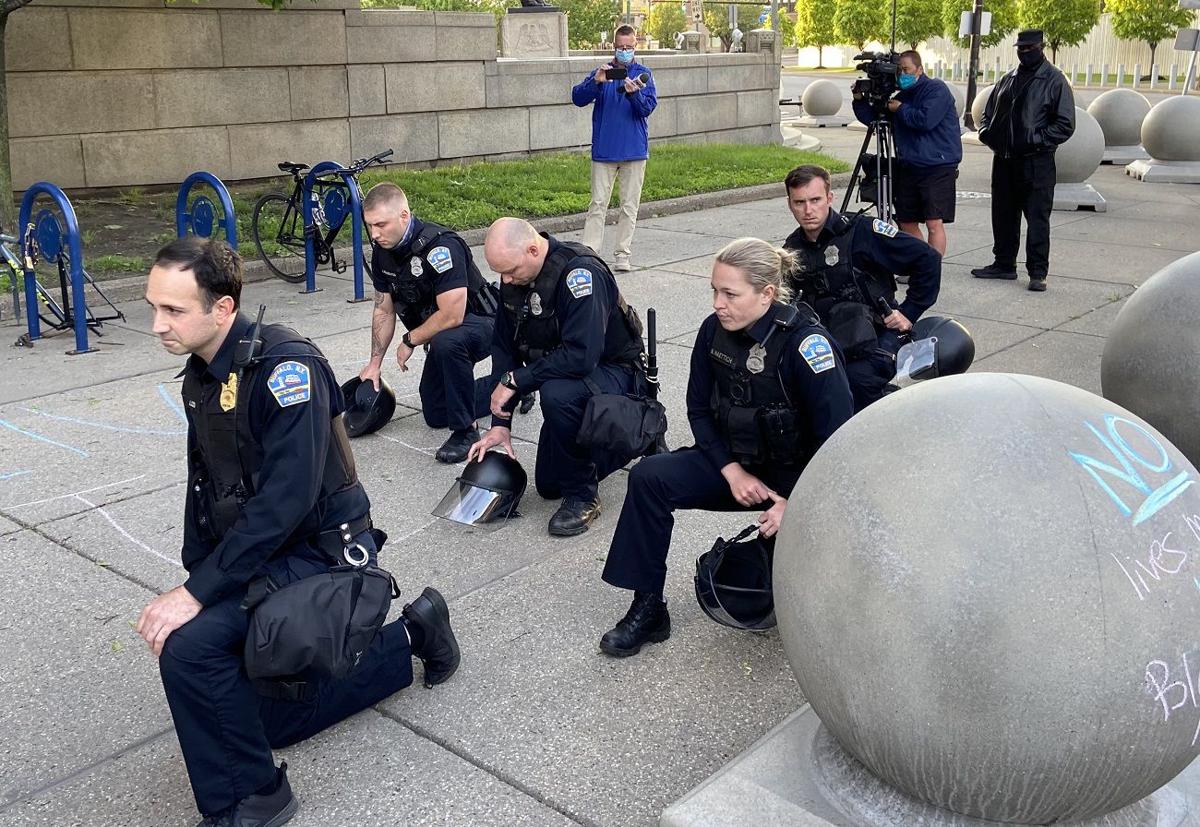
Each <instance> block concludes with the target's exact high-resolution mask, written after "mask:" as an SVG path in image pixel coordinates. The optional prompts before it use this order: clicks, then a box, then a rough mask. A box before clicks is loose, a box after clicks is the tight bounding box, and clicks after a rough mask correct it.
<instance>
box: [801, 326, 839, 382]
mask: <svg viewBox="0 0 1200 827" xmlns="http://www.w3.org/2000/svg"><path fill="white" fill-rule="evenodd" d="M800 355H801V356H803V357H804V361H805V362H808V366H809V368H811V369H812V372H813V373H824V372H825V371H827V370H832V369H833V367H834V361H833V347H832V346H831V345H830V344H829V340H828V339H826V338H825V337H824V336H822V335H821V334H820V333H813V334H811V335H809V336H806V337H805V338H804V341H803V342H801V343H800Z"/></svg>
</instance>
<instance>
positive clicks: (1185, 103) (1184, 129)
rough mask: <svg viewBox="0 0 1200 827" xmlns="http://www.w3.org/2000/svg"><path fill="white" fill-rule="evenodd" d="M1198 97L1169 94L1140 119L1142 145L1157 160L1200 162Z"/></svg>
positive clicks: (1199, 108) (1199, 105)
mask: <svg viewBox="0 0 1200 827" xmlns="http://www.w3.org/2000/svg"><path fill="white" fill-rule="evenodd" d="M1197 135H1200V98H1194V97H1192V96H1190V95H1172V96H1171V97H1169V98H1163V99H1162V100H1160V101H1159V102H1158V103H1156V104H1154V106H1153V107H1152V108H1151V109H1150V114H1149V115H1147V116H1146V120H1144V121H1142V146H1143V147H1145V149H1146V151H1147V152H1149V153H1150V157H1151V158H1157V159H1158V160H1160V161H1200V140H1197V139H1196V136H1197Z"/></svg>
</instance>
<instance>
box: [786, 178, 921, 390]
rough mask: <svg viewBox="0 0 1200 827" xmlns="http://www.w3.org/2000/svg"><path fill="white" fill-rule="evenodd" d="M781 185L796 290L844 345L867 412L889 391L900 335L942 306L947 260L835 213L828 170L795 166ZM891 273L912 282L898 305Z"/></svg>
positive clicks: (893, 231)
mask: <svg viewBox="0 0 1200 827" xmlns="http://www.w3.org/2000/svg"><path fill="white" fill-rule="evenodd" d="M784 184H785V186H786V187H787V196H788V208H789V209H790V210H791V211H792V215H793V216H794V217H795V219H796V223H797V224H799V225H800V228H799V229H797V230H796V231H795V232H794V233H792V234H791V235H789V236H788V237H787V240H786V241H785V242H783V246H784V247H786V248H787V249H789V250H795V251H796V253H797V254H798V256H799V260H798V263H797V266H796V271H795V272H794V273H793V275H792V287H793V289H794V290H795V292H797V293H798V294H799V295H800V298H801V299H802V300H803V301H805V302H807V303H808V304H809V305H811V306H812V308H813V309H814V310H816V311H817V315H818V316H820V318H821V323H822V324H823V325H824V326H825V327H826V328H827V329H828V330H829V333H830V335H832V336H833V338H834V339H836V340H837V342H838V344H839V345H840V346H841V348H842V352H843V353H844V354H845V357H846V372H847V374H848V375H849V377H850V389H851V390H852V391H853V392H854V405H855V410H862V409H863V408H865V407H866V406H867V405H870V404H871V403H872V402H875V401H876V400H878V399H880V398H881V397H882V396H883V395H884V393H886V392H887V391H888V390H889V383H890V382H891V380H892V377H894V376H895V375H896V351H898V350H899V349H900V346H901V345H902V344H903V341H902V339H901V334H904V333H907V332H908V331H909V330H911V329H912V325H913V322H915V321H916V320H917V319H918V318H920V316H921V314H922V313H924V312H925V311H926V310H928V309H929V308H930V307H932V306H933V304H934V302H936V301H937V297H938V290H939V288H940V287H941V283H942V257H941V256H940V255H938V252H937V250H935V249H933V248H932V247H930V246H929V245H928V244H926V243H925V242H924V241H922V240H921V239H919V238H916V237H914V236H911V235H909V234H908V233H902V232H899V230H897V228H896V227H895V226H893V225H892V224H889V223H887V222H886V221H881V220H880V219H877V218H876V219H872V218H871V217H870V216H866V215H853V216H852V215H841V214H840V213H838V211H837V210H835V209H833V189H832V186H831V184H830V180H829V173H828V172H827V171H826V170H825V169H824V168H823V167H819V166H815V165H805V166H800V167H796V168H795V169H793V170H792V171H791V172H789V173H788V176H787V179H786V180H785V182H784ZM894 274H900V275H906V276H908V277H909V282H908V291H907V292H906V293H905V295H904V301H902V302H900V303H899V305H897V303H896V280H895V277H894Z"/></svg>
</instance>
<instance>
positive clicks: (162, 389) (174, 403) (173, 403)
mask: <svg viewBox="0 0 1200 827" xmlns="http://www.w3.org/2000/svg"><path fill="white" fill-rule="evenodd" d="M158 395H159V396H161V397H162V398H163V401H164V402H166V403H167V407H168V408H170V409H171V410H173V411H174V412H175V415H176V416H178V417H179V421H180V422H182V423H183V424H184V425H186V424H187V414H186V413H184V412H183V406H182V405H180V404H179V401H178V400H177V399H175V397H173V396H171V394H169V393H167V386H166V385H164V384H163V383H162V382H159V383H158Z"/></svg>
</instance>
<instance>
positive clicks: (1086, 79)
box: [1083, 63, 1092, 86]
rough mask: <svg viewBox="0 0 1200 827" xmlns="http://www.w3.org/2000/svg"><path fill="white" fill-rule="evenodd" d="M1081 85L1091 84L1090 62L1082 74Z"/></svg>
mask: <svg viewBox="0 0 1200 827" xmlns="http://www.w3.org/2000/svg"><path fill="white" fill-rule="evenodd" d="M1083 85H1084V86H1091V85H1092V64H1090V63H1089V64H1088V65H1087V70H1086V74H1085V75H1084V76H1083Z"/></svg>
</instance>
